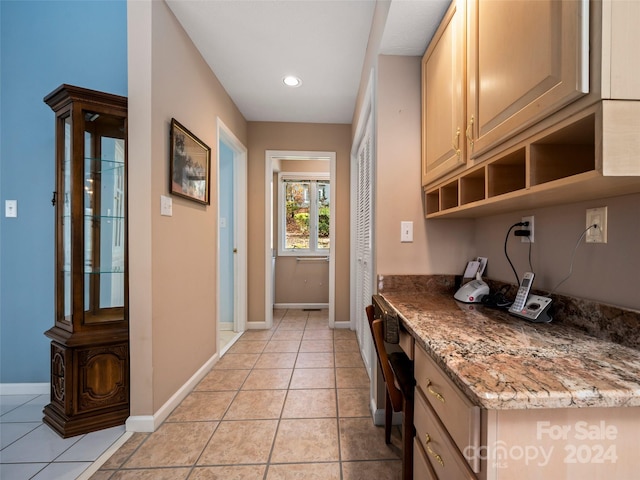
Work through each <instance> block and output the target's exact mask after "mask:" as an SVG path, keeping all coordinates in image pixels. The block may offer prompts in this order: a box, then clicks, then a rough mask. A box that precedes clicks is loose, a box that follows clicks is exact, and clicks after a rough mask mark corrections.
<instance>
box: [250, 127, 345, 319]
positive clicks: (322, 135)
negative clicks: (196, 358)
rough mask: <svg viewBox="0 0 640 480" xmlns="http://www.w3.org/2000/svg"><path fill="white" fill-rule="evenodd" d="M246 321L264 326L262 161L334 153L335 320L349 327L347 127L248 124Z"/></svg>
mask: <svg viewBox="0 0 640 480" xmlns="http://www.w3.org/2000/svg"><path fill="white" fill-rule="evenodd" d="M248 135H249V145H248V148H249V161H248V183H249V192H248V205H249V218H248V222H249V232H248V238H249V246H248V247H249V275H248V276H249V285H248V296H249V306H248V321H249V322H262V321H264V309H265V297H264V295H265V283H264V279H265V270H264V269H265V247H264V238H265V228H268V226H267V225H266V222H265V215H264V211H265V205H264V198H265V191H264V187H265V178H264V176H265V168H266V167H265V155H266V151H267V150H297V151H323V152H336V181H335V187H334V190H333V193H334V201H335V204H336V210H337V212H336V223H335V225H336V232H335V233H336V242H335V243H336V245H335V249H334V254H335V256H336V257H335V259H336V284H335V288H336V296H335V312H336V315H335V320H336V321H337V322H340V321H349V239H350V230H349V228H350V227H349V208H350V207H349V205H350V203H349V202H350V194H349V181H350V180H349V165H350V148H351V125H341V124H340V125H337V124H302V123H278V122H249V126H248Z"/></svg>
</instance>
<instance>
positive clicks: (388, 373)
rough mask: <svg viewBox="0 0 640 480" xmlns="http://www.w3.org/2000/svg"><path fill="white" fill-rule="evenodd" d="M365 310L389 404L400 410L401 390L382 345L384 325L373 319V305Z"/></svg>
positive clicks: (380, 320)
mask: <svg viewBox="0 0 640 480" xmlns="http://www.w3.org/2000/svg"><path fill="white" fill-rule="evenodd" d="M365 310H366V312H367V319H368V320H369V328H371V336H372V337H373V345H374V346H375V348H376V354H377V357H378V363H379V364H380V369H381V370H382V376H383V377H384V383H385V385H386V388H387V392H388V393H389V398H390V400H391V405H392V406H393V410H394V411H396V412H401V411H402V392H401V391H400V390H399V389H398V387H397V386H396V382H395V375H394V374H393V370H391V365H390V364H389V356H388V355H387V350H386V349H385V347H384V333H383V328H384V325H383V323H382V319H375V318H374V314H373V305H368V306H367V308H366V309H365Z"/></svg>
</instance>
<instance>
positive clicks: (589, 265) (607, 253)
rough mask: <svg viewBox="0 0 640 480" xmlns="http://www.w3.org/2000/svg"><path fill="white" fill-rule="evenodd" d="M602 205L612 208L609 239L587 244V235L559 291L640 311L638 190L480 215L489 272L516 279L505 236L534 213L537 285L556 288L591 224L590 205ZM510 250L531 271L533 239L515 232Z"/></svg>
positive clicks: (479, 235) (479, 234) (481, 247)
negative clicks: (639, 285)
mask: <svg viewBox="0 0 640 480" xmlns="http://www.w3.org/2000/svg"><path fill="white" fill-rule="evenodd" d="M603 206H607V207H608V218H607V220H608V225H609V227H608V243H606V244H586V243H585V242H584V240H582V241H581V242H580V245H579V246H578V249H577V250H576V254H575V260H574V265H573V275H572V276H571V277H570V278H569V279H568V280H567V281H566V282H564V283H563V284H562V285H561V286H560V287H559V288H558V293H564V294H567V295H570V296H575V297H580V298H587V299H592V300H597V301H600V302H604V303H609V304H612V305H617V306H622V307H628V308H633V309H636V310H640V295H638V289H637V283H638V272H639V271H640V247H639V246H638V245H639V240H638V239H639V238H640V195H639V194H634V195H625V196H620V197H613V198H606V199H599V200H592V201H588V202H581V203H574V204H569V205H560V206H556V207H549V208H539V209H532V210H526V211H519V212H513V213H509V214H505V215H498V216H493V217H488V218H481V219H478V220H477V223H476V225H477V226H476V242H475V245H476V252H477V254H478V255H482V256H487V257H489V263H488V266H487V274H488V276H489V277H491V278H494V279H498V280H503V281H506V282H511V283H515V281H516V280H515V277H514V275H513V272H512V270H511V267H510V266H509V264H508V263H507V260H506V258H505V256H504V253H503V246H504V239H505V235H506V233H507V230H508V228H509V227H510V226H511V225H513V224H514V223H516V222H519V221H520V220H521V218H522V216H527V215H535V243H533V244H532V245H531V247H532V264H533V270H534V272H535V274H536V277H535V279H534V285H533V287H534V288H540V289H545V290H551V289H553V288H554V287H555V286H556V285H557V284H558V283H559V282H560V281H561V280H562V279H563V278H564V277H566V276H567V275H568V273H569V266H570V263H571V256H572V254H573V249H574V247H575V245H576V242H577V241H578V238H579V237H580V235H581V234H582V232H583V231H584V230H585V228H586V209H587V208H595V207H603ZM508 252H509V256H510V257H511V260H512V262H513V264H514V266H515V267H516V271H517V272H518V274H519V275H522V273H523V272H525V271H528V270H529V262H528V253H529V249H528V244H526V243H521V242H520V239H519V238H515V237H513V236H512V237H511V238H510V239H509V242H508Z"/></svg>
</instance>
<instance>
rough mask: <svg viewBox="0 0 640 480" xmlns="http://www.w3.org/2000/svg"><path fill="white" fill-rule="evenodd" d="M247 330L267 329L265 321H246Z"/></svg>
mask: <svg viewBox="0 0 640 480" xmlns="http://www.w3.org/2000/svg"><path fill="white" fill-rule="evenodd" d="M246 327H247V330H267V329H268V327H267V322H247V325H246Z"/></svg>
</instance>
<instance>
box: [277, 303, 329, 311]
mask: <svg viewBox="0 0 640 480" xmlns="http://www.w3.org/2000/svg"><path fill="white" fill-rule="evenodd" d="M273 308H275V309H279V310H283V309H292V310H303V309H305V308H314V309H316V308H329V304H328V303H274V304H273Z"/></svg>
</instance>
